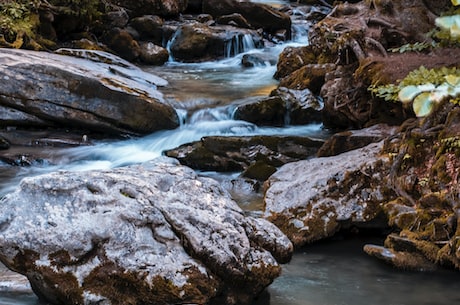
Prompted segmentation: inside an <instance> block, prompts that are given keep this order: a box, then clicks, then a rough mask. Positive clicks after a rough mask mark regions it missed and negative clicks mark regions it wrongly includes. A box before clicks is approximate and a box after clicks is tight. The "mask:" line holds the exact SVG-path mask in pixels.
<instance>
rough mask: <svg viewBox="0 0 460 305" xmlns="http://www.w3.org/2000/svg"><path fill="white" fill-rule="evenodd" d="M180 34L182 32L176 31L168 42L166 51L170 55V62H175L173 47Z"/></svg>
mask: <svg viewBox="0 0 460 305" xmlns="http://www.w3.org/2000/svg"><path fill="white" fill-rule="evenodd" d="M179 32H180V31H179V30H177V31H175V32H174V34H173V35H172V36H171V39H169V40H168V41H167V42H166V50H167V51H168V53H169V58H168V61H169V62H174V57H173V56H172V52H171V45H172V43H173V42H174V40H175V39H176V37H177V36H178V35H179ZM163 44H164V42H163Z"/></svg>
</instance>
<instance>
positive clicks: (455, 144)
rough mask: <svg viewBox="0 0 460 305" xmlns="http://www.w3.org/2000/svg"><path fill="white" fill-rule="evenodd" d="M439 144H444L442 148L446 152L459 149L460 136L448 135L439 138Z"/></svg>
mask: <svg viewBox="0 0 460 305" xmlns="http://www.w3.org/2000/svg"><path fill="white" fill-rule="evenodd" d="M441 144H443V146H444V150H445V151H447V152H454V151H457V150H459V149H460V137H459V136H455V137H448V138H444V139H441Z"/></svg>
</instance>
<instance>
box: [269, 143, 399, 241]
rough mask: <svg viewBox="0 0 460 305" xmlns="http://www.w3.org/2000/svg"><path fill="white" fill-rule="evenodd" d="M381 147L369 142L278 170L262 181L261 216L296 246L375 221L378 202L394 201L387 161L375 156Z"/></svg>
mask: <svg viewBox="0 0 460 305" xmlns="http://www.w3.org/2000/svg"><path fill="white" fill-rule="evenodd" d="M381 149H382V143H377V144H371V145H369V146H366V147H364V148H361V149H357V150H353V151H350V152H348V153H343V154H340V155H337V156H334V157H326V158H313V159H309V160H305V161H299V162H293V163H289V164H286V165H284V166H282V167H281V168H280V169H279V170H278V171H277V172H276V173H275V174H273V175H272V176H271V177H270V178H269V179H268V180H267V182H266V185H267V190H266V192H265V199H264V201H265V211H264V215H265V217H266V218H267V219H268V220H270V221H272V222H273V223H275V224H276V225H277V226H278V227H279V228H280V229H281V230H282V231H283V232H284V233H285V234H286V235H287V236H288V237H289V238H290V240H291V241H292V242H293V243H294V245H296V246H301V245H304V244H306V243H309V242H313V241H316V240H320V239H323V238H326V237H330V236H332V235H333V234H334V233H336V232H337V231H338V230H340V229H341V228H342V227H343V226H345V227H347V226H350V225H352V224H362V223H369V222H371V221H373V220H377V219H378V217H377V216H379V215H380V214H382V209H381V203H383V202H386V201H388V200H391V199H392V198H394V193H393V191H392V190H391V189H390V188H389V186H387V185H386V183H385V181H386V176H387V175H388V167H389V165H388V162H389V160H388V157H386V156H380V154H379V152H380V150H381ZM385 226H386V224H383V227H385Z"/></svg>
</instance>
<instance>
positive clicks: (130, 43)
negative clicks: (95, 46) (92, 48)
mask: <svg viewBox="0 0 460 305" xmlns="http://www.w3.org/2000/svg"><path fill="white" fill-rule="evenodd" d="M104 41H105V44H106V45H107V46H108V47H109V48H110V49H112V50H113V51H114V52H115V53H116V54H117V55H118V56H120V57H121V58H123V59H126V60H128V61H134V60H136V59H137V58H138V57H139V55H140V53H141V50H140V46H139V43H138V42H137V41H136V40H135V39H134V38H133V36H131V34H130V32H129V31H127V30H125V29H120V28H113V29H111V30H110V31H108V32H107V33H106V34H105V37H104Z"/></svg>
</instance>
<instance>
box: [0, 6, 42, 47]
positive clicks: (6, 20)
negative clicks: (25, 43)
mask: <svg viewBox="0 0 460 305" xmlns="http://www.w3.org/2000/svg"><path fill="white" fill-rule="evenodd" d="M39 2H40V1H37V0H35V1H24V0H22V1H1V2H0V33H2V34H3V35H4V37H5V38H6V39H7V40H10V41H13V40H14V39H15V38H16V35H17V33H19V32H23V33H27V34H30V33H32V31H33V29H34V28H35V27H36V26H37V25H38V15H37V14H35V12H36V10H37V8H38V5H39Z"/></svg>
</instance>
